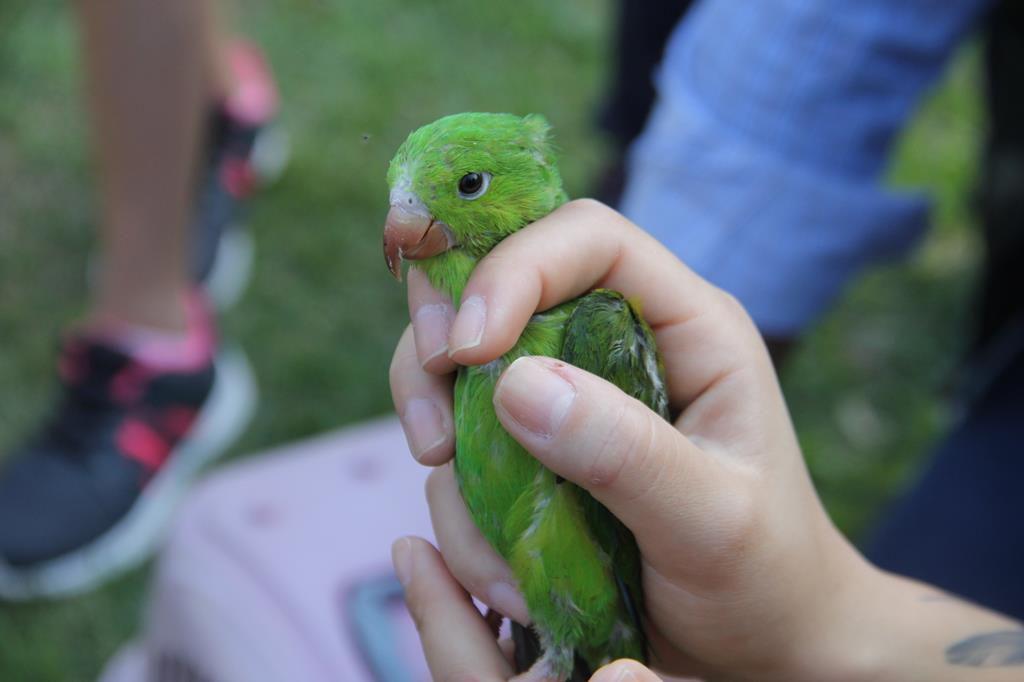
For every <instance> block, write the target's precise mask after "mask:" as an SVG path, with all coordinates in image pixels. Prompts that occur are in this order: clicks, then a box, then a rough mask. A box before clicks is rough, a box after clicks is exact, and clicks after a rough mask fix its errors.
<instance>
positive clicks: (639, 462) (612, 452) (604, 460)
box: [586, 402, 654, 488]
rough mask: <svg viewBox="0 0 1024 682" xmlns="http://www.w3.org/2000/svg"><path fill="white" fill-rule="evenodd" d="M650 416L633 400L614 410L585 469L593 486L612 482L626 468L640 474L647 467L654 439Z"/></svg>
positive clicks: (647, 411)
mask: <svg viewBox="0 0 1024 682" xmlns="http://www.w3.org/2000/svg"><path fill="white" fill-rule="evenodd" d="M652 417H654V414H653V413H651V412H650V411H649V410H647V409H645V408H643V407H642V406H641V405H640V404H639V403H636V402H634V403H631V404H630V403H627V404H624V405H621V407H620V408H619V409H618V410H616V412H615V414H614V418H613V420H612V421H610V422H609V426H608V427H607V428H606V429H605V432H604V433H603V434H602V436H601V437H600V439H599V442H598V445H597V449H596V450H595V452H594V456H593V457H592V459H591V461H590V464H589V465H588V468H587V471H586V479H587V481H589V482H590V484H591V485H592V486H593V487H595V488H607V487H610V486H612V485H614V484H615V483H616V482H617V481H618V479H619V477H620V476H621V475H622V473H623V471H624V470H626V469H628V470H629V471H631V472H633V474H634V475H635V474H641V475H642V474H643V472H645V471H646V470H647V469H648V468H649V462H650V459H651V455H652V453H651V448H652V445H653V442H654V423H653V420H652V419H651V418H652ZM643 478H645V479H646V478H648V477H647V476H644V477H643Z"/></svg>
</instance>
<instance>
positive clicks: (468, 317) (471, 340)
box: [448, 296, 487, 355]
mask: <svg viewBox="0 0 1024 682" xmlns="http://www.w3.org/2000/svg"><path fill="white" fill-rule="evenodd" d="M486 321H487V303H486V302H485V301H484V299H483V297H482V296H470V297H469V298H467V299H466V300H465V301H463V302H462V304H461V305H460V306H459V312H458V314H457V315H456V316H455V322H454V323H453V324H452V334H451V342H450V343H449V347H450V350H449V351H448V355H453V354H454V353H457V352H458V351H460V350H466V349H467V348H476V347H477V346H479V345H480V340H481V339H482V338H483V337H484V323H485V322H486Z"/></svg>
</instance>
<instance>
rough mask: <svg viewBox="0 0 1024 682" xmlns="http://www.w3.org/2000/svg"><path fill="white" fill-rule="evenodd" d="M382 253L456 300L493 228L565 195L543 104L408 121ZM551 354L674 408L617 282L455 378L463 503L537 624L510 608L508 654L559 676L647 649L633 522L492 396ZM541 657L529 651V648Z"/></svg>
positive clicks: (393, 266) (530, 215)
mask: <svg viewBox="0 0 1024 682" xmlns="http://www.w3.org/2000/svg"><path fill="white" fill-rule="evenodd" d="M387 177H388V184H389V186H390V190H391V193H390V204H391V208H390V211H389V212H388V216H387V221H386V224H385V228H384V256H385V260H386V262H387V266H388V268H389V269H390V270H391V273H392V274H393V275H394V276H395V277H396V278H397V279H399V280H400V279H401V261H402V259H411V260H415V261H416V262H417V263H416V267H418V268H420V269H421V270H422V271H423V273H424V274H425V275H426V276H427V278H428V279H429V280H430V282H431V284H433V286H434V287H435V288H437V289H438V290H440V291H443V292H446V293H448V294H449V295H450V296H451V298H452V301H453V303H454V304H455V305H456V306H458V304H459V301H460V299H461V297H462V292H463V289H464V288H465V286H466V283H467V282H468V280H469V276H470V273H472V271H473V268H474V267H475V266H476V264H477V263H478V262H479V261H480V259H482V258H483V257H484V256H486V255H487V253H488V252H489V251H490V250H491V249H493V248H494V247H495V246H496V245H497V244H498V243H499V242H501V240H502V239H504V238H505V237H507V236H508V235H510V234H512V233H513V232H515V231H516V230H519V229H521V228H523V227H525V226H526V225H528V224H529V223H531V222H533V221H535V220H537V219H539V218H542V217H543V216H545V215H547V214H548V213H550V212H551V211H552V210H554V209H555V208H556V207H558V206H559V205H561V204H563V203H564V202H566V201H567V200H568V197H567V195H566V193H565V191H564V190H563V189H562V180H561V176H560V174H559V171H558V166H557V161H556V158H555V153H554V149H553V145H552V142H551V136H550V126H549V125H548V123H547V121H546V120H545V119H544V118H543V117H542V116H538V115H527V116H523V117H519V116H514V115H511V114H488V113H464V114H455V115H452V116H446V117H444V118H441V119H439V120H437V121H435V122H434V123H431V124H428V125H426V126H423V127H422V128H419V129H418V130H416V131H414V132H413V133H412V134H411V135H409V137H408V138H407V139H406V140H405V142H404V143H403V144H402V145H401V147H399V149H398V152H397V153H396V154H395V157H394V158H393V159H392V160H391V164H390V166H389V168H388V176H387ZM524 355H545V356H548V357H553V358H559V359H561V360H564V361H565V362H567V363H570V364H572V365H575V366H577V367H580V368H582V369H585V370H587V371H590V372H593V373H594V374H597V375H598V376H601V377H604V378H605V379H607V380H609V381H611V382H613V383H614V384H616V385H617V386H618V387H619V388H621V389H622V390H624V391H625V392H626V393H627V394H629V395H632V396H633V397H635V398H637V399H639V400H641V401H643V402H644V403H645V404H647V405H648V406H649V407H650V408H651V409H653V410H655V411H656V412H658V413H659V414H661V415H663V416H666V418H667V405H668V402H667V397H666V393H665V381H664V376H663V374H664V370H663V367H662V365H661V362H660V359H659V357H658V354H657V351H656V349H655V344H654V337H653V334H652V333H651V330H650V328H649V327H648V326H647V324H646V323H645V322H644V320H643V318H642V317H641V316H640V314H639V312H638V310H637V309H636V307H635V306H634V305H632V304H631V303H630V302H629V301H627V300H626V299H625V298H624V297H623V296H622V295H621V294H619V293H616V292H613V291H609V290H601V289H599V290H595V291H592V292H590V293H588V294H586V295H584V296H580V297H579V298H577V299H575V300H572V301H569V302H567V303H563V304H561V305H559V306H557V307H554V308H551V309H550V310H546V311H544V312H540V313H537V314H535V315H534V316H533V317H532V318H531V319H530V322H529V324H528V325H527V326H526V329H525V330H524V331H523V333H522V335H521V336H520V338H519V340H518V342H517V343H516V345H515V347H514V348H512V350H510V351H509V352H508V353H506V354H505V355H503V356H502V357H501V358H499V359H497V360H495V361H493V362H491V363H488V364H486V365H482V366H470V367H460V368H459V371H458V375H457V378H456V382H455V411H454V418H455V474H456V478H457V480H458V483H459V489H460V491H461V493H462V497H463V499H464V500H465V503H466V506H467V508H468V509H469V513H470V515H471V516H472V518H473V520H474V521H475V523H476V525H477V526H478V527H479V528H480V531H481V532H482V533H483V535H484V536H485V537H486V538H487V540H488V541H489V542H490V543H491V545H493V546H494V548H495V549H496V550H497V551H498V553H499V554H500V555H501V556H502V557H504V558H505V560H506V561H507V562H508V564H509V566H510V567H511V569H512V572H513V574H514V576H515V579H516V580H517V581H518V586H519V589H520V591H521V592H522V594H523V597H524V598H525V600H526V605H527V608H528V610H529V613H530V617H531V619H532V629H533V632H532V633H531V632H530V631H528V630H526V629H525V628H523V627H522V626H520V625H518V624H516V623H513V639H514V641H515V648H516V665H517V667H518V668H519V669H520V670H519V672H522V671H523V670H524V669H525V668H526V667H529V666H531V664H535V666H536V671H537V672H539V673H540V674H543V675H548V676H551V677H554V678H557V679H559V680H566V679H570V678H572V679H579V678H581V677H582V678H583V679H585V678H586V677H589V675H590V673H591V671H593V670H595V669H596V668H597V667H599V666H601V665H603V664H605V663H607V662H609V661H611V660H614V659H617V658H623V657H626V658H633V659H637V660H640V661H644V660H645V659H646V654H647V651H646V649H647V644H646V639H645V637H644V633H643V630H642V625H641V618H642V616H641V614H642V595H641V585H640V556H639V551H638V549H637V545H636V540H635V539H634V538H633V535H632V533H630V531H629V530H628V529H627V528H626V527H625V526H624V525H623V524H622V523H621V522H620V521H619V520H618V519H616V518H615V517H614V516H613V515H612V514H611V513H610V512H609V511H608V510H607V509H606V508H605V507H603V506H602V505H601V504H600V503H599V502H597V501H596V500H595V499H594V498H593V497H591V495H590V494H589V493H588V492H587V491H585V490H583V489H582V488H579V487H577V486H576V485H574V484H572V483H569V482H567V481H565V480H564V479H561V478H559V477H558V476H556V475H555V474H554V473H552V472H551V471H550V470H548V469H546V468H544V467H543V466H542V465H541V464H540V463H539V462H538V461H537V460H536V459H534V458H533V457H531V456H530V455H529V454H528V453H527V452H526V450H524V449H523V447H522V446H520V445H519V443H517V442H516V441H515V440H513V439H512V437H511V436H509V435H508V434H507V433H506V432H505V430H504V429H503V428H502V426H501V424H500V422H499V421H498V418H497V416H496V415H495V412H494V406H493V403H492V397H493V394H494V387H495V383H496V381H497V379H498V377H499V376H500V375H501V373H502V372H503V371H504V369H505V368H506V367H507V366H508V365H509V364H511V363H512V362H513V361H514V360H515V359H516V358H518V357H521V356H524ZM538 657H539V660H536V661H535V660H534V659H538Z"/></svg>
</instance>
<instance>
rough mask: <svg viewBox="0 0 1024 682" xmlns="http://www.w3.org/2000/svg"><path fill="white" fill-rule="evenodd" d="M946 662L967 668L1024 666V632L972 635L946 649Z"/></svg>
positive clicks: (1013, 631) (1004, 631)
mask: <svg viewBox="0 0 1024 682" xmlns="http://www.w3.org/2000/svg"><path fill="white" fill-rule="evenodd" d="M946 662H947V663H949V664H950V665H958V666H963V667H967V668H1009V667H1012V666H1024V630H998V631H996V632H985V633H982V634H980V635H972V636H971V637H968V638H967V639H964V640H961V641H959V642H957V643H956V644H954V645H952V646H950V647H949V648H948V649H946Z"/></svg>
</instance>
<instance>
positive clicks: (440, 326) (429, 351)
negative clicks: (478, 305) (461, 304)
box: [412, 303, 455, 365]
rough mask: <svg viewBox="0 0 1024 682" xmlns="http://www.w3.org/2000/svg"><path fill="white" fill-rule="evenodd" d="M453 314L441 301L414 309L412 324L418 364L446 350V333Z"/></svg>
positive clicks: (450, 325) (449, 327) (425, 362)
mask: <svg viewBox="0 0 1024 682" xmlns="http://www.w3.org/2000/svg"><path fill="white" fill-rule="evenodd" d="M454 314H455V311H454V310H453V309H452V307H451V306H449V305H445V304H443V303H432V304H430V305H425V306H421V307H420V309H419V310H417V311H416V315H415V316H414V317H413V325H412V326H413V329H414V330H415V334H414V336H415V339H416V354H417V355H419V357H420V365H426V364H427V363H428V362H430V361H431V360H433V359H434V358H436V357H437V356H438V355H442V354H444V353H447V352H448V334H449V332H450V331H451V327H452V317H453V316H454Z"/></svg>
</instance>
